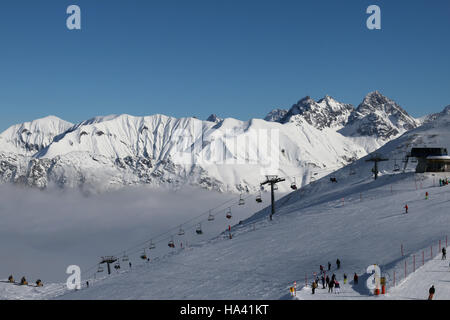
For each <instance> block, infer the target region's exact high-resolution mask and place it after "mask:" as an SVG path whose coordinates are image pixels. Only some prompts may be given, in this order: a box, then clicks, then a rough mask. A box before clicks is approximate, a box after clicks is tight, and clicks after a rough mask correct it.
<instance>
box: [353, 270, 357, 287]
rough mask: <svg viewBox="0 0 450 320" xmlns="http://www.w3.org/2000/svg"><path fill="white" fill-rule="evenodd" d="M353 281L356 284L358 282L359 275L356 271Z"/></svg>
mask: <svg viewBox="0 0 450 320" xmlns="http://www.w3.org/2000/svg"><path fill="white" fill-rule="evenodd" d="M353 282H354V284H358V275H357V274H356V272H355V275H354V276H353Z"/></svg>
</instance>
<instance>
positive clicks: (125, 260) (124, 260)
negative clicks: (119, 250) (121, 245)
mask: <svg viewBox="0 0 450 320" xmlns="http://www.w3.org/2000/svg"><path fill="white" fill-rule="evenodd" d="M129 260H130V259H129V258H128V256H127V255H126V254H125V252H124V254H123V257H122V261H123V262H127V261H129Z"/></svg>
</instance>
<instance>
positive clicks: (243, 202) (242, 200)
mask: <svg viewBox="0 0 450 320" xmlns="http://www.w3.org/2000/svg"><path fill="white" fill-rule="evenodd" d="M244 204H245V201H244V199H243V198H242V194H241V196H240V198H239V205H240V206H243V205H244Z"/></svg>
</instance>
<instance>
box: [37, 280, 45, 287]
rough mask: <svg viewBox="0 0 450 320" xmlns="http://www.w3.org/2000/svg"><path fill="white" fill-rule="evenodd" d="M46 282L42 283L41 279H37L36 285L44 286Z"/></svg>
mask: <svg viewBox="0 0 450 320" xmlns="http://www.w3.org/2000/svg"><path fill="white" fill-rule="evenodd" d="M43 286H44V284H43V283H42V281H41V279H37V280H36V287H43Z"/></svg>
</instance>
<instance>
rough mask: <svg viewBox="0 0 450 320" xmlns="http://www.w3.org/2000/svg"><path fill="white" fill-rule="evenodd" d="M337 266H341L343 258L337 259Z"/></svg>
mask: <svg viewBox="0 0 450 320" xmlns="http://www.w3.org/2000/svg"><path fill="white" fill-rule="evenodd" d="M336 266H337V268H338V269H339V268H340V267H341V260H339V259H337V260H336Z"/></svg>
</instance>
